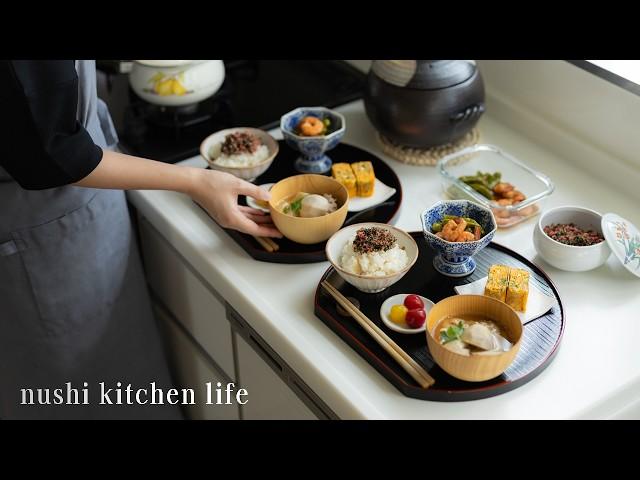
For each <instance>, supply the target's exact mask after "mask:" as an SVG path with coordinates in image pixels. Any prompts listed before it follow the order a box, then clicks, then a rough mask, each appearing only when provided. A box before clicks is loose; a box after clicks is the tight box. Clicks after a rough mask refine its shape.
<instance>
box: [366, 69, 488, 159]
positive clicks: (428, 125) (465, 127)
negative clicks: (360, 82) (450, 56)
mask: <svg viewBox="0 0 640 480" xmlns="http://www.w3.org/2000/svg"><path fill="white" fill-rule="evenodd" d="M364 106H365V111H366V113H367V116H368V117H369V120H370V121H371V123H372V124H373V126H374V127H375V128H376V129H377V130H378V131H379V132H380V133H382V134H383V135H384V136H385V137H387V138H388V139H389V140H391V141H393V142H394V143H397V144H400V145H403V146H408V147H414V148H428V147H434V146H437V145H444V144H447V143H451V142H455V141H456V140H459V139H460V138H462V137H464V135H465V134H466V133H467V132H469V131H470V130H471V129H472V128H473V127H474V126H475V124H476V123H477V122H478V119H479V118H480V116H481V115H482V113H483V112H484V109H485V106H484V83H483V81H482V76H481V75H480V71H479V70H478V68H477V67H476V65H475V64H473V63H471V62H469V61H467V60H374V61H373V64H372V67H371V70H370V71H369V75H368V77H367V86H366V89H365V95H364Z"/></svg>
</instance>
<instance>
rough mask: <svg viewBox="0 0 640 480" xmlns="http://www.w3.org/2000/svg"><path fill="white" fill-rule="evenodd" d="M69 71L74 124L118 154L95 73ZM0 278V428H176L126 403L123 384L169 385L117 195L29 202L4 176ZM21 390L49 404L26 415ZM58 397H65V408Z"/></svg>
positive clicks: (66, 191)
mask: <svg viewBox="0 0 640 480" xmlns="http://www.w3.org/2000/svg"><path fill="white" fill-rule="evenodd" d="M76 69H77V71H78V77H79V102H78V115H77V117H78V120H79V121H80V122H81V123H82V124H83V125H84V126H85V128H86V129H87V131H88V132H89V134H90V135H91V137H92V138H93V140H94V142H95V143H96V144H98V145H100V146H101V147H103V148H109V147H113V146H114V145H115V143H116V142H117V136H116V134H115V130H114V129H113V124H112V123H111V118H110V116H109V114H108V111H107V108H106V105H104V103H102V101H100V100H99V99H98V98H97V95H96V79H95V75H96V73H95V62H93V61H84V60H83V61H78V62H76ZM0 276H1V279H2V280H1V281H0V418H3V419H36V418H46V419H58V418H59V419H62V418H65V419H66V418H69V419H94V418H95V419H98V418H100V419H107V418H113V419H127V418H131V419H133V418H136V419H152V418H154V419H155V418H157V419H163V418H166V419H177V418H181V417H182V414H181V410H180V408H179V407H178V406H175V405H169V404H167V403H165V404H164V405H161V404H156V405H151V404H144V405H140V404H138V403H137V402H135V398H133V405H129V404H127V402H128V399H127V398H126V395H125V393H126V392H125V389H126V387H127V385H128V384H131V388H132V389H134V392H135V390H137V389H138V388H145V389H147V391H151V383H152V382H154V383H155V386H156V388H158V389H163V390H164V391H165V392H166V390H167V389H168V388H171V387H172V386H173V385H172V382H171V378H170V375H169V371H168V366H167V362H166V359H165V356H164V352H163V349H162V344H161V338H160V336H159V332H158V328H157V326H156V324H155V321H154V318H153V316H152V313H151V308H150V302H149V296H148V292H147V290H146V284H145V280H144V274H143V270H142V266H141V262H140V258H139V254H138V250H137V247H136V243H135V238H134V236H133V232H132V227H131V223H130V218H129V213H128V210H127V204H126V200H125V195H124V192H123V191H121V190H99V189H89V188H81V187H74V186H65V187H60V188H52V189H48V190H40V191H28V190H24V189H22V188H21V187H20V186H19V185H18V184H17V183H15V182H14V181H13V180H11V178H10V177H9V176H8V174H7V173H6V171H4V170H3V169H1V168H0ZM67 382H71V387H73V388H77V389H78V390H79V393H80V395H79V402H82V401H83V399H84V397H83V391H82V390H81V389H82V388H85V382H86V388H87V389H88V400H89V404H88V405H84V404H80V405H76V404H73V405H68V404H67V401H68V400H70V401H72V402H73V401H75V400H76V399H75V394H74V393H73V391H71V392H72V393H71V395H70V396H69V398H67V386H66V384H67ZM100 382H104V385H105V389H109V388H112V389H116V388H118V382H120V386H121V389H122V391H123V396H122V399H121V402H122V404H120V405H118V404H117V398H116V392H115V390H112V392H111V393H110V395H109V399H110V400H111V401H112V402H113V403H114V404H113V405H109V404H104V405H100V401H101V400H102V399H104V398H103V397H101V388H100ZM21 389H32V390H33V392H34V401H35V402H36V403H38V402H46V401H47V400H48V401H49V403H50V404H44V405H42V404H40V405H38V404H36V405H22V404H21V402H22V400H23V395H22V392H21ZM38 389H42V390H41V395H40V397H38ZM45 389H49V390H48V399H47V396H46V394H47V390H45ZM54 389H62V390H61V391H60V392H59V393H60V394H61V398H62V400H60V399H58V397H57V396H56V395H55V392H54ZM27 392H28V391H27ZM27 395H29V394H27ZM144 398H145V397H144V396H143V397H141V399H142V400H144ZM149 398H150V397H149ZM27 400H29V398H27ZM59 401H62V402H63V403H62V404H55V403H56V402H59Z"/></svg>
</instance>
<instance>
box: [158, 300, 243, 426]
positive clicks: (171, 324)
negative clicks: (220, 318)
mask: <svg viewBox="0 0 640 480" xmlns="http://www.w3.org/2000/svg"><path fill="white" fill-rule="evenodd" d="M154 313H155V316H156V318H157V319H158V322H159V326H160V329H161V331H162V333H163V336H164V339H165V345H166V346H167V350H168V356H169V363H170V365H171V370H172V374H173V378H174V381H175V382H176V384H177V387H179V388H192V389H193V390H194V391H195V404H194V405H185V406H184V408H185V413H186V415H187V417H188V418H189V419H192V420H238V419H239V410H238V408H239V407H238V405H237V404H232V405H224V404H223V405H216V404H215V403H214V404H212V405H207V403H206V401H207V396H206V395H207V394H206V386H207V382H211V384H212V386H213V387H212V388H214V389H215V387H216V385H217V383H218V382H220V383H221V384H222V385H225V384H226V383H227V381H226V379H225V377H224V375H223V374H222V373H220V372H218V371H217V370H216V368H215V366H214V365H213V364H211V363H210V362H209V360H208V359H207V358H206V357H205V355H203V353H202V352H201V351H200V349H199V347H197V346H196V345H195V344H194V343H193V341H192V340H191V339H190V338H189V337H187V335H186V334H185V333H184V332H183V331H182V329H181V328H180V327H178V326H177V324H176V322H175V321H174V320H173V319H171V318H169V315H168V314H166V313H165V311H164V310H163V309H162V308H161V307H158V306H156V305H154ZM213 401H214V402H215V396H214V397H213Z"/></svg>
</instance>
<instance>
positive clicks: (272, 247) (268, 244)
mask: <svg viewBox="0 0 640 480" xmlns="http://www.w3.org/2000/svg"><path fill="white" fill-rule="evenodd" d="M253 238H255V240H256V242H258V243H259V244H260V245H262V248H264V249H265V250H266V251H267V252H269V253H272V252H277V251H278V250H279V249H280V245H278V244H277V243H276V242H274V241H273V240H271V239H270V238H269V237H256V236H255V235H254V236H253Z"/></svg>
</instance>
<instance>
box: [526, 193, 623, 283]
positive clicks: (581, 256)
mask: <svg viewBox="0 0 640 480" xmlns="http://www.w3.org/2000/svg"><path fill="white" fill-rule="evenodd" d="M601 222H602V215H601V214H599V213H598V212H596V211H595V210H591V209H588V208H584V207H578V206H573V205H568V206H561V207H556V208H552V209H550V210H547V211H546V212H544V213H543V214H542V215H541V216H540V219H539V220H538V223H537V225H536V226H535V228H534V230H533V245H534V246H535V249H536V251H537V252H538V255H540V256H541V257H542V258H543V259H544V260H545V261H546V262H547V263H549V264H550V265H553V266H554V267H556V268H559V269H561V270H567V271H570V272H586V271H588V270H593V269H594V268H598V267H599V266H601V265H602V264H604V263H605V262H606V261H607V259H608V258H609V255H611V249H610V248H609V245H608V244H607V242H606V241H602V242H600V243H597V244H595V245H589V246H584V247H578V246H573V245H565V244H564V243H560V242H558V241H556V240H554V239H552V238H551V237H549V236H548V235H547V234H546V233H544V227H546V226H548V225H553V224H566V223H573V224H575V225H576V226H578V227H580V228H582V229H584V230H594V231H596V232H598V233H599V234H600V235H602V233H603V232H602V226H601Z"/></svg>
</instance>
